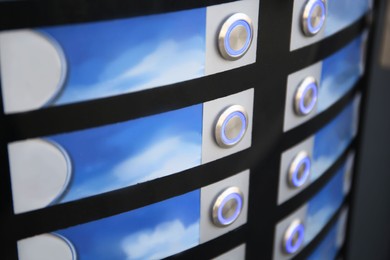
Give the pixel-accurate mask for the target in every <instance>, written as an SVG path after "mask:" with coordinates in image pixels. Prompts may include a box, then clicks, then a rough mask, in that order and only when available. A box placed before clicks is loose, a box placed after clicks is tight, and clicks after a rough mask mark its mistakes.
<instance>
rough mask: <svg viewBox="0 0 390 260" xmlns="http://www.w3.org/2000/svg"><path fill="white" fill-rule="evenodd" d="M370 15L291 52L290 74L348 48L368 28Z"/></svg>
mask: <svg viewBox="0 0 390 260" xmlns="http://www.w3.org/2000/svg"><path fill="white" fill-rule="evenodd" d="M368 15H369V14H367V15H365V16H363V17H361V18H360V19H359V20H357V21H356V22H354V23H353V24H351V25H349V26H348V27H346V28H344V29H343V30H341V31H339V32H337V33H335V34H333V35H331V36H329V37H326V38H325V39H323V40H321V41H319V42H317V43H314V44H312V45H309V46H307V47H304V48H301V49H298V50H295V51H293V52H291V53H290V55H289V56H288V62H287V64H288V70H289V71H290V73H292V72H295V71H297V70H300V69H302V68H305V67H307V66H309V65H312V64H314V63H316V62H318V61H320V60H323V59H325V58H326V57H328V56H330V55H332V54H333V53H335V52H336V51H338V50H340V49H341V48H342V47H344V46H346V45H347V44H348V43H350V42H351V41H352V40H353V39H355V38H356V37H357V36H358V35H359V34H360V33H362V32H363V30H364V29H365V28H366V26H367V24H368V23H367V17H368Z"/></svg>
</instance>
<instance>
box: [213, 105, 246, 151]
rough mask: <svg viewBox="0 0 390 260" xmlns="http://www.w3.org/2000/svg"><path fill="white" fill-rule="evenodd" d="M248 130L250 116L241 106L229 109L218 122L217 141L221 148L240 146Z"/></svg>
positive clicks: (216, 127)
mask: <svg viewBox="0 0 390 260" xmlns="http://www.w3.org/2000/svg"><path fill="white" fill-rule="evenodd" d="M247 128H248V114H247V112H246V111H245V108H244V107H242V106H240V105H233V106H230V107H228V108H227V109H226V110H225V111H223V112H222V114H221V115H220V116H219V118H218V120H217V124H216V126H215V140H216V142H217V144H218V145H219V146H220V147H223V148H228V147H232V146H234V145H236V144H238V143H239V142H240V141H241V140H242V138H243V137H244V135H245V133H246V129H247Z"/></svg>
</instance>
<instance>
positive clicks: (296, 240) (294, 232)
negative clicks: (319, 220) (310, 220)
mask: <svg viewBox="0 0 390 260" xmlns="http://www.w3.org/2000/svg"><path fill="white" fill-rule="evenodd" d="M304 235H305V226H304V225H303V224H302V222H301V221H300V220H299V219H295V220H294V221H293V222H291V224H290V226H289V227H288V228H287V230H286V232H285V233H284V237H283V251H284V252H285V253H287V254H294V253H296V252H297V251H298V250H299V248H300V247H301V246H302V244H303V238H304Z"/></svg>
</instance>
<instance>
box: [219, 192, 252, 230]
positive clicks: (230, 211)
mask: <svg viewBox="0 0 390 260" xmlns="http://www.w3.org/2000/svg"><path fill="white" fill-rule="evenodd" d="M243 204H244V195H243V193H242V192H241V191H240V189H239V188H238V187H229V188H227V189H226V190H224V191H223V192H222V193H221V194H220V195H219V196H218V197H217V199H216V200H215V202H214V205H213V208H212V220H213V223H214V225H216V226H218V227H224V226H228V225H230V224H232V223H233V222H234V221H236V220H237V218H238V217H239V215H240V213H241V210H242V207H243Z"/></svg>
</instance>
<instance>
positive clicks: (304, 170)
mask: <svg viewBox="0 0 390 260" xmlns="http://www.w3.org/2000/svg"><path fill="white" fill-rule="evenodd" d="M310 173H311V160H310V156H309V154H308V153H307V152H306V151H301V152H299V153H298V154H297V156H295V158H294V159H293V161H292V162H291V165H290V168H289V171H288V184H289V186H290V187H292V188H299V187H301V186H302V185H304V184H305V183H306V181H307V180H308V179H309V176H310Z"/></svg>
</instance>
